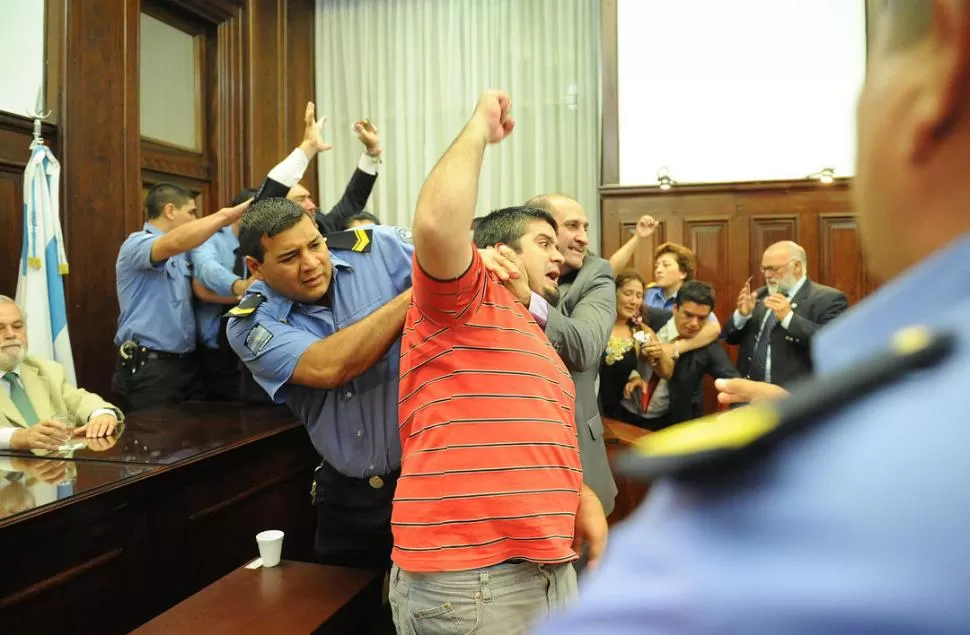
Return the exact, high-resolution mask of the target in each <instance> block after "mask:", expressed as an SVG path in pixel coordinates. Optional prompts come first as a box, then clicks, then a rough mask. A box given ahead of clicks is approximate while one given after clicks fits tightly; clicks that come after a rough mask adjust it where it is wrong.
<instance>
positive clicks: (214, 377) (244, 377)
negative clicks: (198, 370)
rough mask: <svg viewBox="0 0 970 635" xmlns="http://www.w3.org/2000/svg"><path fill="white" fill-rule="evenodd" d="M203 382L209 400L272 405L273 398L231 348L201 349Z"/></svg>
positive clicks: (201, 347) (202, 347)
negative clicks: (271, 399)
mask: <svg viewBox="0 0 970 635" xmlns="http://www.w3.org/2000/svg"><path fill="white" fill-rule="evenodd" d="M199 356H200V360H201V367H202V383H203V386H204V387H205V398H206V399H207V400H208V401H246V402H250V403H267V404H268V403H271V401H270V398H269V395H267V394H266V391H265V390H263V389H262V388H261V387H260V386H259V384H257V383H256V380H255V379H253V376H252V374H250V372H249V370H247V369H246V368H244V367H243V364H242V362H240V361H239V357H237V356H236V353H235V352H234V351H232V350H231V349H228V350H227V349H222V348H207V347H204V346H200V347H199Z"/></svg>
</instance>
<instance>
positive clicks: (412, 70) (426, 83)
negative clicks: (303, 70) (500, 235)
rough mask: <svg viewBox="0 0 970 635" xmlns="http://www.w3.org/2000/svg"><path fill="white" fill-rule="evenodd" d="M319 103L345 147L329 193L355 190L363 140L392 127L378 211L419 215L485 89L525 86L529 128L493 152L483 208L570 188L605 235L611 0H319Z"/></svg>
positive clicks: (523, 115) (323, 169) (522, 119)
mask: <svg viewBox="0 0 970 635" xmlns="http://www.w3.org/2000/svg"><path fill="white" fill-rule="evenodd" d="M316 19H317V25H316V26H317V28H316V33H317V36H316V37H317V41H316V53H317V58H316V68H317V100H318V108H317V112H318V114H326V115H328V116H329V123H328V126H327V127H328V133H327V137H328V140H331V141H332V143H333V145H334V149H333V150H332V151H331V152H329V153H327V154H326V155H324V156H323V157H321V158H320V159H319V175H320V187H321V192H320V199H319V200H320V204H321V206H322V207H328V204H333V202H334V201H335V200H336V199H337V197H338V196H339V195H340V192H342V191H343V188H344V185H345V184H346V182H347V179H348V177H349V176H350V172H351V170H352V167H353V165H354V164H355V162H356V157H357V156H358V155H359V153H360V150H361V146H360V143H359V142H358V141H357V139H356V138H355V136H354V135H353V134H352V132H351V125H352V122H353V121H354V120H356V119H362V118H368V119H370V120H372V121H373V122H374V124H375V125H376V126H377V127H378V129H379V130H380V133H381V138H382V141H383V146H384V160H385V163H384V165H383V166H382V169H381V174H380V178H379V179H378V182H377V186H376V187H375V190H374V194H373V196H372V197H371V201H370V205H369V209H370V211H373V212H374V213H375V214H377V215H378V216H379V217H380V218H381V220H382V222H384V223H388V224H395V225H402V226H410V224H411V221H412V219H413V218H414V206H415V202H416V201H417V197H418V192H419V190H420V189H421V185H422V183H423V182H424V179H425V176H426V175H427V174H428V172H429V171H430V170H431V168H432V167H433V166H434V164H435V162H436V161H437V160H438V158H439V157H440V156H441V154H442V153H443V152H444V151H445V149H446V148H447V147H448V144H449V143H450V142H451V141H452V139H453V138H454V137H455V136H456V135H457V134H458V132H459V130H460V129H461V127H462V126H463V125H464V123H465V122H466V121H467V119H468V117H469V115H470V114H471V112H472V110H473V109H474V106H475V103H476V101H477V98H478V95H479V94H480V93H481V91H483V90H485V89H489V88H499V89H504V90H507V91H508V92H509V94H510V95H511V96H512V109H513V114H514V116H515V117H516V121H517V126H516V131H515V133H514V134H513V135H512V137H511V138H510V139H509V140H507V141H506V142H504V143H502V144H500V145H499V146H492V147H490V148H489V150H488V151H487V152H486V158H485V165H484V168H483V170H482V178H481V186H480V190H479V201H478V210H477V214H476V215H478V216H481V215H484V214H486V213H488V212H489V211H490V210H492V209H496V208H499V207H504V206H507V205H518V204H522V203H524V202H525V201H526V200H527V199H528V198H530V197H532V196H534V195H536V194H541V193H544V192H562V193H565V194H569V195H571V196H573V197H575V198H576V199H577V200H578V201H580V203H582V205H583V206H584V207H585V208H586V212H587V215H588V216H589V218H590V223H591V225H592V228H591V233H593V234H594V235H593V236H591V239H592V240H591V244H592V245H594V246H597V245H598V244H599V233H598V225H599V194H598V185H599V166H600V59H601V55H600V2H599V0H317V18H316Z"/></svg>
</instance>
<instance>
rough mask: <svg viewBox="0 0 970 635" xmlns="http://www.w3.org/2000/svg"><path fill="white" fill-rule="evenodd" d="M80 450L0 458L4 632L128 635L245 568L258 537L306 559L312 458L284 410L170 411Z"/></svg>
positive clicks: (132, 421)
mask: <svg viewBox="0 0 970 635" xmlns="http://www.w3.org/2000/svg"><path fill="white" fill-rule="evenodd" d="M92 445H93V446H96V447H92V448H84V449H79V450H76V451H75V452H74V453H73V456H69V457H65V456H58V455H51V456H45V457H38V456H33V455H30V454H23V453H15V452H9V451H8V452H3V453H2V455H0V487H2V489H0V531H2V535H3V537H4V538H3V540H2V541H0V558H2V561H3V562H4V564H5V565H6V570H7V572H8V574H7V575H5V576H2V577H0V624H3V625H4V626H5V627H7V630H10V631H13V630H14V629H16V632H17V633H18V635H22V634H24V633H33V632H38V633H50V632H61V631H64V632H73V631H77V630H88V629H87V628H86V626H85V625H90V627H91V628H93V629H94V630H96V631H97V632H99V633H115V632H118V633H121V632H128V631H130V630H131V629H132V628H134V627H136V626H138V625H140V624H143V623H144V622H146V621H148V620H150V619H151V618H152V617H154V616H155V615H158V614H159V613H161V612H163V611H165V610H166V609H168V608H169V607H171V606H173V605H174V604H176V603H177V602H179V601H181V600H183V599H185V598H186V597H189V596H190V595H192V594H193V593H195V592H197V591H199V590H200V589H202V588H203V587H205V586H207V585H209V584H211V583H212V582H214V581H216V580H218V579H219V578H221V577H222V576H224V575H225V574H227V573H228V572H230V571H232V570H233V569H234V568H236V567H238V566H239V565H240V564H241V563H243V562H246V561H248V560H250V559H252V558H253V557H254V556H255V555H256V542H255V535H256V533H258V532H259V531H262V530H265V529H282V530H284V531H285V532H286V541H285V543H284V557H285V558H287V559H290V560H310V559H312V557H313V528H314V526H315V521H316V519H315V514H314V510H313V508H312V507H311V505H310V498H309V488H310V481H311V477H312V472H313V468H314V467H315V466H316V464H317V462H318V457H317V454H316V452H315V451H314V449H313V447H312V445H311V444H310V440H309V438H308V437H307V434H306V432H305V430H304V428H303V426H302V425H300V424H299V423H298V422H297V421H296V419H295V417H293V415H292V414H291V413H290V412H289V411H288V410H286V409H283V408H277V407H272V406H252V405H247V406H242V405H239V404H213V403H207V404H202V403H199V404H193V403H189V404H182V405H180V406H178V407H173V408H166V409H159V410H152V411H144V412H138V413H135V414H133V415H131V417H129V419H128V420H127V421H126V425H125V427H124V430H123V432H122V434H121V435H120V436H119V437H118V438H117V439H116V443H114V444H106V443H103V442H102V443H95V444H92Z"/></svg>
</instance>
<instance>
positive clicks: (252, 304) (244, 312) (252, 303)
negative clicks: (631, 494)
mask: <svg viewBox="0 0 970 635" xmlns="http://www.w3.org/2000/svg"><path fill="white" fill-rule="evenodd" d="M265 301H266V296H265V295H263V294H262V293H250V294H247V295H246V296H245V297H244V298H243V299H242V300H241V301H240V302H239V304H237V305H236V306H234V307H232V308H231V309H229V310H228V311H227V312H226V314H225V316H226V317H234V318H244V317H249V316H250V315H252V314H253V313H255V312H256V309H258V308H259V305H260V304H262V303H263V302H265Z"/></svg>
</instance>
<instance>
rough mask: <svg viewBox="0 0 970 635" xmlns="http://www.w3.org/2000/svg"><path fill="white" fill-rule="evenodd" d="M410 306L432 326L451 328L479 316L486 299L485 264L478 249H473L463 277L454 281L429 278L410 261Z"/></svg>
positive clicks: (415, 261)
mask: <svg viewBox="0 0 970 635" xmlns="http://www.w3.org/2000/svg"><path fill="white" fill-rule="evenodd" d="M411 262H412V264H411V268H412V280H413V287H412V303H413V305H414V306H415V307H416V308H417V309H418V310H419V311H420V312H421V314H422V315H423V316H424V317H425V318H427V319H428V320H429V321H431V322H432V323H434V324H437V325H438V326H442V327H453V326H459V325H462V324H465V323H467V322H468V320H469V319H470V318H471V317H472V316H473V315H475V313H477V312H478V310H479V309H480V308H481V306H482V301H483V300H484V298H485V284H486V275H487V274H486V273H485V264H484V263H483V262H482V257H481V255H479V253H478V250H477V249H472V262H471V264H470V265H469V267H468V269H467V270H466V271H465V273H463V274H461V275H460V276H459V277H457V278H455V279H454V280H438V279H436V278H432V277H431V276H429V275H428V274H427V273H425V271H424V270H423V269H421V265H420V264H419V263H418V259H417V257H414V258H412V261H411Z"/></svg>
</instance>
